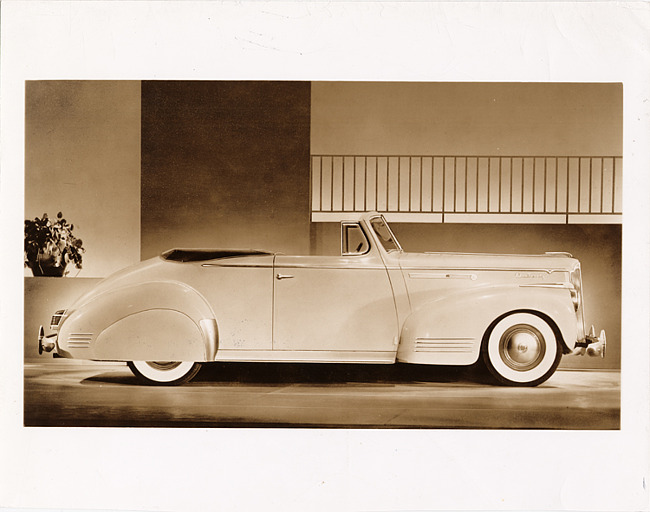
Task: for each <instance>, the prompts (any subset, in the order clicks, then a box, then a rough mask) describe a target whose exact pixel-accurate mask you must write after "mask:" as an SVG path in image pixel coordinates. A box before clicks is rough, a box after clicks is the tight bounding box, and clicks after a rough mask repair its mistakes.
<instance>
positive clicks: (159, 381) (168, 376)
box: [127, 361, 201, 386]
mask: <svg viewBox="0 0 650 512" xmlns="http://www.w3.org/2000/svg"><path fill="white" fill-rule="evenodd" d="M127 364H128V366H129V368H131V371H132V372H133V373H134V375H135V376H136V377H138V378H139V379H140V380H142V381H143V382H145V383H146V384H154V385H159V386H174V385H178V384H185V383H186V382H189V381H190V380H192V379H193V378H194V376H196V374H197V373H198V372H199V370H200V369H201V364H200V363H195V362H193V361H129V362H128V363H127Z"/></svg>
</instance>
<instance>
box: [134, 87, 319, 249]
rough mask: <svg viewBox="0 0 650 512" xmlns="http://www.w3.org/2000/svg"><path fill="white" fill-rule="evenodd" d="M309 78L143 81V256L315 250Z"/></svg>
mask: <svg viewBox="0 0 650 512" xmlns="http://www.w3.org/2000/svg"><path fill="white" fill-rule="evenodd" d="M310 94H311V93H310V84H309V82H268V81H264V82H232V81H230V82H186V81H182V82H168V81H145V82H142V215H141V230H142V248H141V254H142V258H143V259H144V258H148V257H151V256H154V255H156V254H158V253H160V252H161V251H163V250H165V249H168V248H170V247H179V246H182V247H224V248H226V247H231V248H260V249H270V250H277V251H282V252H285V253H303V254H307V253H308V252H309V122H310Z"/></svg>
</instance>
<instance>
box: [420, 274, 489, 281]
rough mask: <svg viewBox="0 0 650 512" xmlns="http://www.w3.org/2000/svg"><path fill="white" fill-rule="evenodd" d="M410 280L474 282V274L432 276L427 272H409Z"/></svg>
mask: <svg viewBox="0 0 650 512" xmlns="http://www.w3.org/2000/svg"><path fill="white" fill-rule="evenodd" d="M409 277H410V278H411V279H471V280H472V281H476V279H477V275H476V274H432V273H427V272H410V273H409Z"/></svg>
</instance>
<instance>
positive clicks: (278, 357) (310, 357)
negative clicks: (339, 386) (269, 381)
mask: <svg viewBox="0 0 650 512" xmlns="http://www.w3.org/2000/svg"><path fill="white" fill-rule="evenodd" d="M395 355H396V351H381V352H375V351H355V350H331V351H328V350H236V349H235V350H233V349H229V350H228V349H227V350H223V349H219V350H218V351H217V356H216V358H215V361H240V362H247V361H250V362H254V361H257V362H265V361H268V362H274V361H282V362H296V363H299V362H310V361H311V362H323V363H345V362H354V363H388V364H389V363H394V362H395Z"/></svg>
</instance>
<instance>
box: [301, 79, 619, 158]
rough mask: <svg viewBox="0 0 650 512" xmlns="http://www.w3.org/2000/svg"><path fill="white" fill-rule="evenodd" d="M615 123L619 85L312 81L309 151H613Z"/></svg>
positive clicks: (537, 153) (616, 133)
mask: <svg viewBox="0 0 650 512" xmlns="http://www.w3.org/2000/svg"><path fill="white" fill-rule="evenodd" d="M622 127H623V86H622V84H562V83H560V84H549V83H543V84H540V83H452V82H445V83H439V82H433V83H432V82H399V83H394V82H313V84H312V122H311V151H312V154H334V155H493V156H498V155H513V156H514V155H527V156H546V155H548V156H575V155H587V156H589V155H592V156H596V155H599V156H600V155H609V156H611V155H614V156H620V155H621V154H622V153H621V152H622V147H623V145H622V136H623V128H622Z"/></svg>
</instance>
